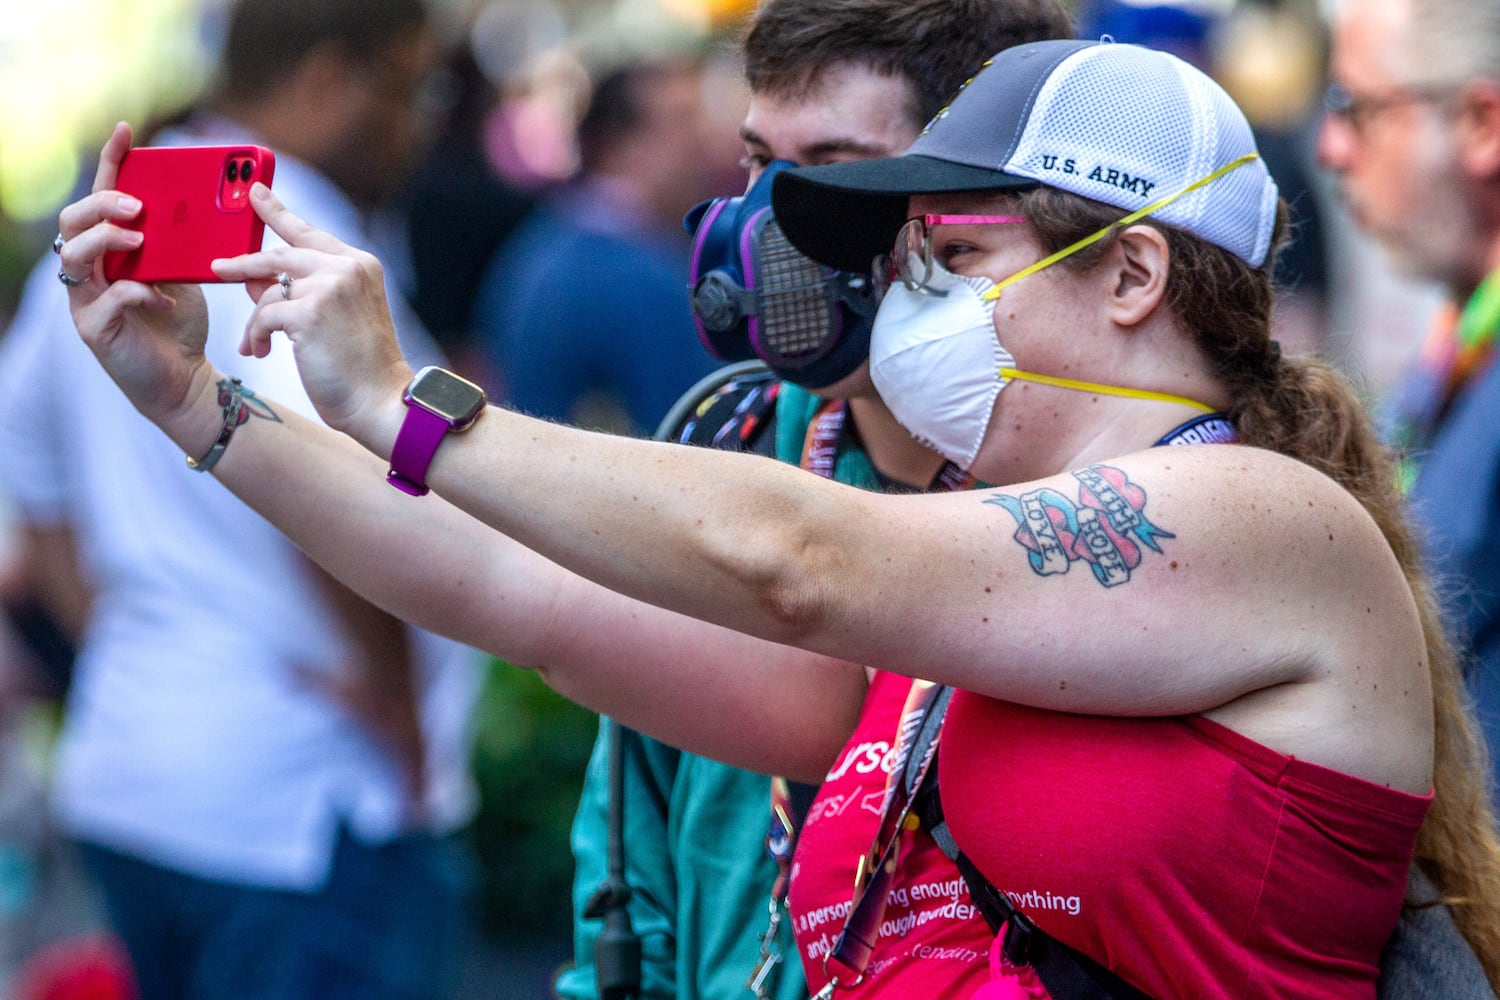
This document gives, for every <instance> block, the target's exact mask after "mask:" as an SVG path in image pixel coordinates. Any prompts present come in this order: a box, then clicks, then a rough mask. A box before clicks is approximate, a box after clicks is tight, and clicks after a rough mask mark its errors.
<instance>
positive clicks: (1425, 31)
mask: <svg viewBox="0 0 1500 1000" xmlns="http://www.w3.org/2000/svg"><path fill="white" fill-rule="evenodd" d="M1407 14H1408V17H1409V21H1408V28H1409V30H1410V32H1411V34H1410V35H1409V36H1408V37H1407V44H1406V45H1404V46H1402V47H1401V49H1402V51H1401V54H1400V56H1399V57H1398V58H1399V59H1400V60H1401V61H1402V63H1403V64H1404V66H1403V68H1404V69H1405V70H1406V75H1407V78H1408V79H1409V80H1410V81H1412V82H1413V83H1428V84H1440V85H1441V84H1461V83H1463V82H1465V81H1467V80H1472V79H1475V78H1482V79H1488V80H1495V81H1500V0H1407Z"/></svg>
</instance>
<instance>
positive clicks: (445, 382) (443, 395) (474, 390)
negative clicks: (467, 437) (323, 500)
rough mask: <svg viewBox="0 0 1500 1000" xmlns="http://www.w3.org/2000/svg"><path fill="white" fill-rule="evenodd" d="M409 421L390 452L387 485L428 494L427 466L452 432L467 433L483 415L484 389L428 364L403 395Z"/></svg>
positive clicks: (415, 493) (414, 493) (406, 491)
mask: <svg viewBox="0 0 1500 1000" xmlns="http://www.w3.org/2000/svg"><path fill="white" fill-rule="evenodd" d="M402 401H403V402H404V403H406V419H405V420H404V421H402V423H401V430H400V432H399V433H397V435H396V445H395V447H394V448H392V449H391V469H390V471H389V472H387V473H386V474H385V479H386V482H388V483H390V484H391V485H392V486H394V487H396V489H398V490H400V491H401V492H403V493H410V494H411V495H412V496H414V497H419V496H423V495H425V494H426V493H427V467H428V466H429V465H431V464H432V456H433V455H434V454H435V453H436V452H437V449H438V445H440V444H442V443H443V438H444V437H446V436H447V434H448V432H449V431H465V430H468V429H469V426H470V425H471V424H473V423H474V421H475V420H477V419H479V415H480V414H481V413H483V412H484V407H485V403H486V400H485V395H484V390H483V389H481V388H479V386H477V385H475V384H474V383H473V382H470V381H469V380H468V379H465V378H460V377H459V376H457V375H455V374H453V373H452V372H450V371H448V370H447V369H445V368H438V367H436V366H435V365H428V366H427V367H426V368H423V369H422V370H421V371H419V372H417V374H416V375H415V376H414V377H413V378H412V380H411V384H410V385H408V386H407V387H406V392H405V394H404V395H403V396H402Z"/></svg>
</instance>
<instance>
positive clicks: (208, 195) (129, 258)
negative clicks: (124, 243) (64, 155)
mask: <svg viewBox="0 0 1500 1000" xmlns="http://www.w3.org/2000/svg"><path fill="white" fill-rule="evenodd" d="M275 173H276V154H275V153H273V152H271V151H270V150H269V149H266V148H265V147H264V146H250V145H246V146H142V147H139V148H136V149H132V150H129V151H128V152H127V153H126V154H125V158H124V160H122V161H121V162H120V176H119V179H118V181H117V182H116V184H115V187H116V188H117V189H118V190H120V191H124V192H126V193H127V194H132V195H134V196H135V197H137V198H139V199H140V200H141V205H142V208H141V211H140V214H139V215H137V216H136V217H135V218H134V219H133V220H131V221H130V222H129V223H126V225H127V226H129V227H130V228H132V229H139V230H141V231H142V232H143V233H145V236H146V238H145V239H144V240H143V241H142V242H141V245H140V246H139V247H138V248H136V249H135V250H132V251H130V252H129V253H120V252H111V253H107V254H105V255H104V276H105V277H106V278H108V279H109V280H110V281H118V280H120V279H122V278H125V279H129V280H131V281H145V282H155V281H170V282H186V283H194V284H196V283H202V282H211V281H214V282H216V281H218V280H219V279H218V278H217V277H216V276H215V275H214V273H213V272H212V271H210V270H209V268H208V262H209V261H211V260H214V259H215V258H218V257H234V256H236V255H238V254H242V253H252V252H254V251H256V250H259V249H260V245H261V239H262V238H263V237H264V236H265V231H266V224H265V223H264V222H262V221H261V220H260V216H258V215H256V214H255V210H254V209H253V208H251V207H250V185H251V184H254V183H255V182H256V181H260V182H261V183H263V184H270V183H271V178H272V177H273V176H274V175H275Z"/></svg>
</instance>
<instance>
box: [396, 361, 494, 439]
mask: <svg viewBox="0 0 1500 1000" xmlns="http://www.w3.org/2000/svg"><path fill="white" fill-rule="evenodd" d="M406 397H407V399H409V400H410V401H411V402H413V403H416V404H417V405H419V406H421V407H422V408H423V409H426V410H431V411H432V412H433V413H435V414H437V415H438V416H440V417H442V418H443V419H444V420H446V421H448V422H449V423H450V424H452V425H454V426H455V427H463V426H466V425H467V424H469V423H470V422H471V421H473V419H474V418H475V417H477V416H478V415H479V411H480V410H483V409H484V404H485V398H484V390H483V389H481V388H479V386H477V385H475V384H474V383H473V382H470V381H469V380H468V379H463V378H459V377H458V376H457V375H455V374H453V373H452V372H450V371H447V370H445V369H442V368H431V367H429V368H423V369H422V370H421V371H419V372H417V375H416V377H415V378H413V379H412V380H411V386H410V387H409V388H407V390H406Z"/></svg>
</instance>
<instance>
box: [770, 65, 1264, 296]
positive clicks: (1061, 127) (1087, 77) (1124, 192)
mask: <svg viewBox="0 0 1500 1000" xmlns="http://www.w3.org/2000/svg"><path fill="white" fill-rule="evenodd" d="M1255 153H1256V149H1255V139H1254V138H1253V136H1252V135H1251V132H1250V124H1249V122H1247V121H1246V120H1245V116H1244V114H1243V113H1242V112H1241V111H1240V109H1239V108H1238V107H1237V106H1236V105H1235V103H1234V101H1232V100H1231V99H1230V98H1229V95H1228V94H1226V93H1225V92H1224V91H1223V89H1222V88H1221V87H1220V86H1219V85H1218V84H1217V83H1215V82H1214V81H1213V80H1212V79H1210V78H1209V77H1208V76H1207V75H1205V74H1204V73H1203V72H1201V71H1200V70H1197V69H1195V68H1194V67H1192V66H1191V65H1189V64H1188V63H1186V62H1184V61H1182V60H1181V59H1178V58H1177V57H1176V56H1172V55H1169V54H1167V53H1165V52H1158V51H1156V50H1154V49H1148V48H1143V47H1141V46H1137V45H1120V44H1115V43H1113V42H1093V41H1047V42H1033V43H1031V44H1028V45H1018V46H1014V47H1012V48H1009V49H1006V50H1005V51H1003V52H1001V53H999V54H998V55H996V56H994V57H993V58H992V59H990V60H989V61H988V62H986V63H985V65H984V67H983V68H982V69H981V70H980V71H979V72H978V73H977V74H976V75H975V76H974V77H973V78H972V79H971V80H970V81H969V82H968V83H966V84H965V85H964V87H963V89H962V90H960V91H959V93H958V94H957V95H956V96H955V97H954V98H953V101H952V102H951V103H950V104H949V105H948V106H947V107H946V108H944V109H943V110H942V111H940V112H938V114H937V115H936V117H934V118H933V119H932V121H931V122H929V123H928V125H927V127H926V128H925V129H923V131H922V134H921V135H920V136H919V137H918V138H917V140H916V142H914V143H913V144H912V146H911V148H910V149H908V150H907V151H906V152H905V153H904V154H902V155H901V156H896V157H890V158H887V159H882V160H863V161H857V162H852V163H838V164H831V165H829V166H822V167H803V168H800V169H797V170H787V171H783V172H782V173H781V174H779V175H778V176H777V177H776V179H775V182H774V184H773V186H772V195H771V201H772V207H773V210H774V212H775V216H776V221H777V222H778V223H779V224H780V225H781V228H782V231H783V232H784V233H785V234H786V237H787V238H788V239H789V240H790V241H791V242H792V244H793V245H794V246H795V247H797V249H799V250H801V251H802V252H803V253H805V254H806V255H807V256H809V257H811V258H813V259H814V260H817V261H820V262H822V263H824V264H827V265H829V266H831V267H836V268H840V269H843V270H848V271H864V270H867V269H868V268H869V267H870V262H871V261H872V260H873V259H874V258H875V257H876V256H878V255H880V254H884V253H887V252H889V250H890V248H891V243H892V241H893V240H894V239H895V236H896V232H897V230H898V229H900V228H901V225H902V223H904V222H905V221H906V217H907V210H906V201H907V198H908V196H910V195H913V194H937V193H942V192H953V191H987V190H996V189H1004V188H1023V187H1034V186H1036V185H1039V184H1044V185H1046V186H1048V187H1053V188H1058V189H1060V190H1063V191H1070V192H1072V193H1074V194H1078V195H1082V196H1083V197H1085V198H1092V199H1094V200H1096V201H1101V202H1104V203H1106V204H1109V205H1114V206H1116V207H1117V208H1121V209H1125V210H1126V211H1137V210H1139V209H1142V208H1145V207H1147V206H1148V205H1151V204H1153V203H1154V202H1157V201H1159V200H1161V199H1163V198H1167V197H1169V196H1171V195H1174V194H1178V193H1179V192H1181V191H1183V190H1184V189H1186V188H1189V187H1191V186H1192V185H1193V184H1195V183H1197V182H1200V181H1203V180H1204V178H1207V177H1208V176H1210V175H1211V174H1213V173H1214V172H1215V171H1216V170H1219V169H1221V168H1224V167H1227V166H1228V165H1229V164H1232V163H1234V162H1235V161H1236V160H1240V159H1242V158H1245V157H1247V156H1248V157H1254V155H1255ZM1276 204H1277V191H1276V182H1275V181H1273V180H1272V179H1271V175H1270V174H1269V172H1267V170H1266V167H1265V164H1264V162H1262V161H1261V160H1260V159H1259V158H1258V157H1257V158H1253V159H1250V160H1249V162H1246V163H1244V164H1243V165H1241V166H1238V167H1235V168H1233V169H1230V170H1228V171H1227V172H1226V173H1224V174H1223V175H1222V176H1220V177H1218V178H1217V179H1215V180H1213V181H1212V182H1211V183H1208V184H1205V185H1203V186H1202V187H1199V188H1198V189H1196V190H1193V191H1189V192H1188V193H1187V194H1184V195H1182V196H1181V197H1179V198H1177V199H1176V200H1173V201H1171V202H1170V203H1169V204H1166V205H1164V206H1161V207H1160V208H1159V209H1158V210H1156V211H1154V212H1153V213H1152V217H1153V218H1155V219H1157V220H1159V221H1161V222H1163V223H1166V224H1168V225H1172V226H1176V227H1178V228H1180V229H1184V230H1187V231H1188V232H1190V233H1193V234H1194V235H1196V236H1198V237H1200V238H1202V239H1204V240H1207V241H1208V242H1210V243H1213V244H1216V245H1218V246H1221V247H1223V248H1224V249H1226V250H1229V251H1230V252H1231V253H1234V254H1235V255H1236V256H1238V257H1240V258H1241V259H1242V260H1244V261H1246V262H1247V263H1249V264H1251V265H1253V266H1256V267H1259V266H1260V265H1261V264H1263V263H1264V262H1265V259H1266V254H1267V252H1268V251H1269V249H1270V245H1271V233H1272V229H1273V227H1274V226H1275V222H1276Z"/></svg>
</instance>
